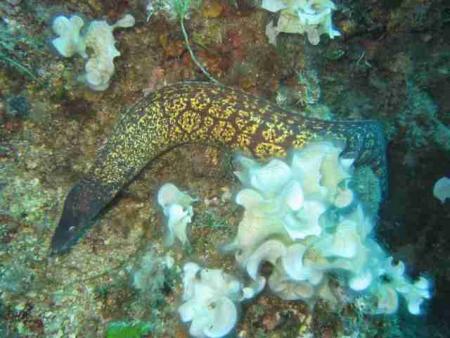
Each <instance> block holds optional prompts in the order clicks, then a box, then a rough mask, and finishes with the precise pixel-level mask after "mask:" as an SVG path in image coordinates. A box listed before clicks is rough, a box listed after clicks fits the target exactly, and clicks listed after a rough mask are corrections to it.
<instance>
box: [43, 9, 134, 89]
mask: <svg viewBox="0 0 450 338" xmlns="http://www.w3.org/2000/svg"><path fill="white" fill-rule="evenodd" d="M134 24H135V20H134V17H133V16H132V15H130V14H127V15H125V16H124V17H123V18H122V19H120V20H119V21H117V22H116V23H115V24H113V25H109V24H108V23H107V22H106V21H105V20H94V21H91V22H90V23H89V26H88V27H87V29H86V31H85V32H84V33H82V32H81V29H82V28H83V26H84V21H83V19H82V18H80V17H79V16H77V15H72V16H70V17H66V16H64V15H60V16H57V17H55V19H54V20H53V25H52V28H53V31H54V32H55V33H56V34H57V35H58V37H57V38H55V39H53V40H52V44H53V46H54V47H55V48H56V50H57V51H58V53H59V54H61V55H62V56H64V57H71V56H73V55H75V54H79V55H80V56H82V57H83V58H86V59H88V60H87V62H86V65H85V71H86V73H85V74H84V75H83V80H84V81H85V82H86V84H87V85H88V86H89V87H90V88H91V89H93V90H97V91H102V90H105V89H107V88H108V87H109V83H110V80H111V77H112V75H113V74H114V58H115V57H117V56H119V55H120V52H119V51H118V50H117V48H116V47H115V43H116V40H115V39H114V35H113V31H114V29H115V28H118V27H120V28H127V27H132V26H134ZM87 50H88V51H89V53H88V52H87Z"/></svg>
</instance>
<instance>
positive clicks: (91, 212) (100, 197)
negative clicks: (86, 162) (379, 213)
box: [51, 82, 387, 254]
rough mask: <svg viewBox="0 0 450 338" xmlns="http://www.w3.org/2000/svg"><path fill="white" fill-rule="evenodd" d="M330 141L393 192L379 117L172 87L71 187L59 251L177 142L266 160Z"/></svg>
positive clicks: (130, 118) (141, 110) (139, 111)
mask: <svg viewBox="0 0 450 338" xmlns="http://www.w3.org/2000/svg"><path fill="white" fill-rule="evenodd" d="M323 139H327V140H334V141H336V142H341V144H342V145H343V146H344V147H345V150H344V156H346V157H351V158H355V159H356V164H357V165H360V164H366V165H369V166H370V167H371V168H372V170H373V171H374V172H375V174H376V175H377V176H378V177H379V178H380V182H381V185H382V191H384V192H385V191H386V185H387V184H386V179H387V169H386V157H385V138H384V135H383V130H382V128H381V126H380V124H378V123H377V122H375V121H322V120H317V119H306V118H304V117H302V116H300V115H299V114H295V113H292V112H289V111H286V110H284V109H282V108H280V107H278V106H277V105H274V104H273V103H270V102H269V101H266V100H264V99H260V98H256V97H254V96H251V95H248V94H245V93H243V92H241V91H239V90H236V89H232V88H227V87H223V86H219V85H215V84H211V83H201V82H184V83H178V84H174V85H170V86H167V87H164V88H162V89H160V90H157V91H155V92H153V93H152V94H150V95H148V96H147V97H145V98H143V99H142V100H140V101H139V102H137V103H136V104H135V105H134V106H133V107H131V108H130V109H129V110H128V111H126V112H125V113H124V114H123V116H122V117H121V119H120V121H119V122H118V123H117V124H116V126H115V128H114V129H113V132H112V134H111V135H110V137H109V139H108V142H107V144H106V145H105V146H104V147H103V148H102V149H100V150H99V152H98V154H97V158H96V160H95V163H94V165H93V166H92V168H91V169H90V171H89V173H88V174H87V176H85V177H82V178H81V179H80V180H79V181H78V182H77V183H76V184H75V185H74V186H73V188H72V189H71V190H70V192H69V194H68V196H67V197H66V200H65V203H64V208H63V212H62V216H61V219H60V221H59V224H58V227H57V228H56V231H55V233H54V235H53V238H52V242H51V251H52V253H56V254H58V253H62V252H65V251H68V250H69V249H70V247H71V246H72V245H73V244H74V243H76V242H77V240H78V239H79V238H80V237H81V236H82V235H83V233H84V232H85V231H86V230H87V229H88V228H89V225H90V224H91V223H92V222H93V220H94V218H95V217H96V216H97V215H98V214H99V213H100V211H101V210H102V209H103V208H104V207H105V206H106V205H107V204H109V203H110V202H111V200H112V199H113V198H114V196H115V195H116V194H117V193H118V192H119V191H120V190H121V189H122V188H123V187H124V185H126V184H127V183H129V182H130V181H131V180H132V179H133V178H134V177H135V176H136V175H137V174H138V173H139V172H140V171H141V170H142V168H143V167H144V166H145V165H147V164H148V163H149V162H150V161H152V160H153V159H155V158H156V157H157V156H158V155H160V154H161V153H163V152H165V151H167V150H170V149H171V148H174V147H176V146H179V145H182V144H187V143H202V144H209V145H219V146H225V147H227V148H229V149H231V150H236V151H240V152H242V153H246V154H251V155H253V156H254V157H256V158H260V159H264V158H269V157H275V156H285V155H286V154H287V152H288V150H289V149H291V148H302V147H303V146H304V145H305V144H306V143H307V142H309V141H312V140H323Z"/></svg>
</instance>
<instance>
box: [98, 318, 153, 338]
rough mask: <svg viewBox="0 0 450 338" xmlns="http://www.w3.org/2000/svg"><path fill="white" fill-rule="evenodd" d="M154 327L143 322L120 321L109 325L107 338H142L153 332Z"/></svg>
mask: <svg viewBox="0 0 450 338" xmlns="http://www.w3.org/2000/svg"><path fill="white" fill-rule="evenodd" d="M152 328H153V325H152V324H151V323H148V322H141V321H119V322H112V323H109V324H108V328H107V329H106V338H142V337H144V336H146V335H148V334H149V333H151V332H152Z"/></svg>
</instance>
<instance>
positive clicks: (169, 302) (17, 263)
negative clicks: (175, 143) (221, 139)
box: [0, 0, 450, 338]
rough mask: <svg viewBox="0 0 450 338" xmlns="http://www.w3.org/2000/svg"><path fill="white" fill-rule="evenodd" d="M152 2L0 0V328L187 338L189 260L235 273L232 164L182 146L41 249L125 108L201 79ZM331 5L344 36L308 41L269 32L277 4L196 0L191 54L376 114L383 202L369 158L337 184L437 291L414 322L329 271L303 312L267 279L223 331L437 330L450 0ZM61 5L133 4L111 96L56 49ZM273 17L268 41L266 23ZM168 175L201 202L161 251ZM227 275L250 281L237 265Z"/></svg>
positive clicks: (435, 335) (315, 103)
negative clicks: (161, 196)
mask: <svg viewBox="0 0 450 338" xmlns="http://www.w3.org/2000/svg"><path fill="white" fill-rule="evenodd" d="M160 3H161V4H164V3H167V2H165V1H161V2H160ZM304 3H306V2H304ZM147 4H148V2H147V1H142V0H128V1H125V0H112V1H105V0H89V1H79V0H65V1H63V0H53V1H36V0H6V1H0V16H1V20H0V124H1V128H0V176H1V177H0V195H1V197H0V336H1V337H18V336H19V337H49V338H54V337H73V336H89V337H105V336H107V335H110V336H113V337H114V335H115V336H120V335H122V336H123V335H126V336H133V335H136V336H137V337H139V336H145V335H147V336H148V335H151V336H155V337H165V336H166V337H177V338H181V337H186V336H187V334H188V331H189V324H188V323H186V324H184V325H183V324H181V321H180V320H179V319H178V313H177V309H178V307H179V306H180V304H181V303H180V301H181V299H182V295H183V285H182V279H181V277H180V274H181V272H182V267H183V266H184V264H185V263H186V262H187V261H195V262H196V264H198V265H199V266H202V267H212V268H219V267H220V268H221V269H223V271H226V272H227V273H230V272H232V271H236V265H235V264H236V263H235V258H234V256H233V255H227V256H224V255H223V253H222V252H220V251H218V250H217V248H219V247H222V245H223V244H225V243H226V242H227V241H228V240H229V239H231V238H233V236H235V235H236V229H237V228H236V225H238V224H239V222H240V221H241V220H242V216H243V212H245V210H243V208H242V206H239V205H237V204H236V203H235V202H234V201H235V200H234V196H235V195H234V194H235V193H236V192H237V191H238V190H239V189H241V186H240V185H239V183H238V182H237V180H236V179H235V178H233V177H232V174H231V173H232V169H231V166H230V155H229V154H228V153H226V152H224V151H223V150H221V149H219V150H218V149H215V148H213V147H203V146H192V145H186V146H184V147H183V148H180V149H177V150H175V151H173V152H172V153H170V154H165V155H164V156H162V157H161V158H160V159H158V161H157V162H156V163H155V165H154V166H152V168H145V169H144V170H143V171H142V173H141V175H140V176H139V178H138V180H137V181H136V182H133V183H132V184H131V185H130V186H129V187H127V188H126V189H125V190H124V191H123V192H122V193H121V198H120V199H118V200H117V201H115V202H114V203H113V204H112V205H111V206H110V208H108V209H107V210H105V214H104V216H103V217H102V218H101V219H99V220H98V224H97V225H96V228H95V229H93V231H91V233H90V234H89V235H88V236H87V237H86V238H85V241H83V242H82V243H80V245H79V246H78V247H77V248H75V250H73V251H72V252H71V253H70V254H69V255H66V256H61V257H52V258H49V257H48V246H49V240H50V236H51V233H52V231H53V229H54V228H55V226H56V220H57V219H58V217H59V215H60V212H61V208H62V201H63V197H64V195H65V194H66V192H67V191H68V189H69V187H70V186H71V185H72V184H73V183H74V181H76V180H77V179H78V178H79V177H80V176H81V175H83V174H84V173H86V172H87V170H88V169H89V167H90V166H91V164H92V161H93V159H94V157H95V151H96V149H97V148H98V147H99V146H101V145H102V144H103V143H104V141H105V139H104V135H107V134H109V133H110V131H111V127H112V125H113V124H114V123H115V122H116V121H117V119H118V118H119V116H120V112H121V111H123V110H124V109H126V108H127V107H129V106H132V105H133V104H134V103H135V102H136V101H137V100H138V99H139V98H141V97H142V96H143V95H146V94H148V93H150V92H152V91H153V90H155V89H157V88H160V87H161V86H163V85H165V84H169V83H174V82H179V81H184V80H194V79H195V80H204V79H205V75H204V74H202V73H201V71H200V70H199V68H198V67H197V66H196V65H195V64H194V62H193V61H192V59H191V56H190V53H189V51H188V49H187V47H186V45H185V42H184V41H185V39H184V36H183V33H182V31H181V30H180V25H179V22H178V20H177V17H176V16H175V15H167V14H165V13H163V11H161V10H159V9H158V6H157V4H158V2H157V1H154V2H152V4H153V8H154V10H153V11H152V15H151V16H150V17H149V18H147V16H148V15H147V13H146V11H145V7H146V6H147ZM335 4H336V7H337V9H336V10H335V11H332V19H333V22H334V26H332V27H331V28H333V27H336V28H333V29H335V30H339V32H340V34H341V37H340V38H335V39H329V38H328V36H327V34H321V36H320V43H318V44H317V45H312V44H311V43H310V42H309V41H308V34H307V33H306V35H304V36H302V35H300V34H289V33H287V34H285V33H279V34H277V31H276V30H274V28H275V26H277V22H276V19H277V17H278V16H279V15H280V11H278V12H277V13H274V12H269V11H266V10H263V9H260V8H259V7H260V4H256V3H255V2H253V1H235V2H226V1H219V0H205V1H203V2H201V3H200V2H199V3H192V2H191V7H190V10H189V11H188V15H187V16H186V17H185V20H184V24H185V29H186V32H188V33H189V42H190V47H191V49H192V51H193V52H194V53H195V55H196V56H197V58H198V60H199V61H200V62H201V64H202V65H204V66H205V68H206V69H207V70H208V72H209V73H210V74H211V75H212V76H213V77H214V78H216V79H218V80H220V82H222V83H224V84H226V85H228V86H233V87H238V88H241V89H242V90H244V91H247V92H249V93H252V94H254V95H257V96H261V97H264V98H266V99H268V100H271V101H275V100H276V99H277V100H278V101H279V102H280V103H282V105H283V106H284V107H285V108H287V109H289V110H293V111H294V113H295V114H302V115H304V116H314V117H319V118H325V119H330V118H333V119H345V118H357V119H361V118H368V119H378V120H381V121H382V122H383V124H384V125H385V127H386V129H387V130H388V132H389V138H390V143H389V147H388V154H389V163H390V177H391V179H390V192H389V195H388V198H387V199H386V200H385V201H384V202H383V205H382V206H381V207H380V208H379V199H380V195H378V193H377V192H376V191H375V192H374V193H369V194H368V193H367V191H370V190H372V188H373V187H374V185H373V179H374V177H373V176H371V175H370V170H369V171H367V170H366V169H367V168H366V169H364V168H357V170H356V171H355V173H354V176H353V181H352V182H350V184H349V186H348V187H349V188H350V189H351V190H353V191H354V193H355V198H356V199H357V200H359V201H361V203H362V204H364V205H365V206H367V207H366V209H365V212H368V213H370V214H371V215H375V214H377V212H378V209H379V212H380V216H379V219H378V225H377V227H376V229H375V230H374V235H373V238H376V239H377V241H378V242H379V243H382V244H381V245H382V247H383V248H384V249H385V250H386V252H387V251H389V252H390V253H391V254H392V256H393V257H394V262H395V263H396V262H398V261H400V260H401V261H403V262H404V263H405V265H406V266H407V267H408V274H409V275H411V276H414V277H416V276H418V275H420V273H422V272H425V271H426V272H428V273H429V275H430V277H432V278H433V280H434V295H433V298H432V299H431V300H430V301H427V302H426V304H425V306H423V305H422V311H424V312H425V314H424V315H423V316H415V317H412V316H411V315H410V314H409V311H408V309H407V306H403V305H402V304H400V305H399V310H398V311H397V312H396V313H395V314H392V315H379V316H371V315H368V314H367V309H368V308H370V307H371V306H372V309H373V306H374V304H375V301H374V300H375V299H374V298H369V299H368V298H366V297H356V298H354V296H355V294H350V295H349V294H348V293H347V292H345V291H346V290H347V291H348V289H346V288H343V287H342V286H345V285H347V284H346V283H347V282H348V279H346V277H345V273H343V274H344V276H337V275H333V276H331V277H330V288H331V289H332V290H333V291H334V292H335V293H336V294H337V296H336V295H335V296H336V297H337V298H338V299H339V300H340V301H343V304H344V305H342V306H337V308H336V306H335V307H333V306H332V305H330V304H328V303H327V302H326V301H324V300H321V299H320V298H318V300H317V301H316V303H315V306H314V308H311V307H309V306H308V305H307V302H304V301H285V300H282V299H280V298H278V297H275V296H273V295H272V294H270V292H262V293H260V294H259V296H258V297H257V298H256V299H253V300H252V301H250V302H243V303H242V304H241V310H242V311H241V312H240V313H239V322H238V323H237V325H236V327H235V331H232V334H235V335H236V336H237V337H271V338H280V337H283V338H292V337H297V336H303V337H308V336H310V337H312V336H317V337H352V336H353V337H354V336H356V335H358V336H361V337H364V336H365V337H389V338H392V337H405V336H407V337H430V338H443V337H447V335H448V332H449V329H450V328H449V323H448V321H445V318H447V317H449V316H450V312H449V306H448V294H449V293H450V277H449V276H450V264H449V260H448V257H450V252H449V246H448V242H449V240H450V233H449V228H448V224H449V223H450V212H449V208H448V206H449V202H448V199H447V200H446V202H444V203H441V201H440V200H438V199H436V198H435V197H434V195H433V186H434V184H435V183H436V181H437V180H438V179H439V178H441V177H445V176H448V170H449V169H448V168H450V157H449V155H448V128H447V126H448V125H449V123H450V120H449V114H448V111H449V109H450V100H449V95H448V94H447V93H448V92H449V90H450V81H449V77H448V69H450V63H449V61H450V59H449V57H448V50H449V47H450V45H449V41H448V39H447V36H448V35H449V25H448V23H449V13H450V11H449V6H448V4H447V3H446V2H445V1H442V0H438V1H422V0H403V1H371V2H364V1H360V0H358V1H353V0H342V1H339V2H337V1H335ZM162 7H164V6H162ZM61 13H75V14H78V15H80V16H81V13H82V14H83V16H84V17H83V18H99V19H98V20H105V21H106V22H109V23H111V22H116V21H117V20H119V19H120V18H122V17H123V16H124V15H126V14H127V13H130V14H132V15H133V16H134V17H135V19H136V25H135V28H133V30H130V31H125V30H124V31H123V33H122V32H120V31H114V39H115V40H116V41H117V45H118V46H120V48H119V47H117V48H118V49H119V50H120V51H121V52H122V55H121V57H120V58H115V59H114V64H115V73H114V74H115V75H114V76H115V77H114V79H113V81H110V82H111V85H110V86H109V89H108V90H107V91H100V92H93V91H90V90H87V89H86V88H85V86H80V85H79V83H80V82H79V75H80V74H83V73H85V69H84V67H85V62H86V60H84V59H83V58H73V59H71V60H67V59H64V58H62V57H60V56H58V55H55V54H56V53H52V46H51V40H52V39H54V38H55V34H54V33H53V32H52V30H51V23H52V19H53V18H55V16H57V15H60V14H61ZM147 19H148V20H147ZM272 20H274V21H273V24H272V27H271V28H272V33H274V35H276V46H275V45H273V44H270V43H269V41H268V39H267V37H266V35H265V34H264V32H265V29H266V26H267V23H270V22H271V21H272ZM296 20H297V19H296ZM86 26H87V25H86ZM86 28H87V27H86ZM319 30H320V29H318V31H319ZM318 31H317V32H318ZM317 32H316V33H317ZM83 34H84V33H83V30H82V32H81V36H83ZM304 34H305V33H304ZM313 37H314V36H313ZM299 75H301V76H299ZM358 171H359V173H358ZM162 182H173V183H174V184H175V185H176V186H178V187H183V190H186V191H189V194H191V195H192V196H198V197H199V199H198V201H197V202H196V203H195V204H194V205H193V208H194V211H195V214H194V216H193V217H192V221H191V223H190V233H189V242H190V245H189V246H181V245H173V246H171V247H166V246H164V243H163V242H164V233H165V228H166V223H165V220H164V215H163V213H162V212H161V210H160V207H159V206H158V202H157V191H158V189H159V188H160V186H161V185H162ZM230 195H232V197H230ZM368 205H371V207H370V208H369V207H368ZM369 209H371V210H372V211H370V212H369ZM149 245H150V247H149ZM167 255H170V257H173V259H174V263H173V267H172V268H171V269H169V270H167V269H166V268H164V266H165V265H164V263H162V262H165V260H166V256H167ZM149 257H150V258H149ZM194 257H195V259H194ZM148 260H152V262H153V261H154V262H160V263H161V264H159V263H155V264H154V265H151V264H148ZM395 263H394V265H393V266H396V265H395ZM276 264H279V262H277V263H276ZM272 269H273V266H272V265H271V264H270V263H267V262H266V263H264V264H262V266H261V267H260V269H259V270H258V272H259V275H260V276H262V277H264V278H270V275H271V273H272ZM139 272H141V274H139ZM144 272H146V273H144ZM341 272H342V271H341ZM152 273H155V274H157V275H158V276H159V277H158V278H157V280H158V283H157V284H155V285H154V288H153V290H156V291H155V292H158V294H157V295H156V296H155V298H154V300H158V302H157V303H158V305H157V306H156V307H155V308H151V307H150V304H152V303H151V302H153V300H152V297H150V296H149V295H148V292H147V291H146V289H145V288H142V290H140V289H137V288H136V287H134V286H133V276H135V275H136V276H139V275H140V276H142V280H143V281H144V280H146V278H148V279H149V280H150V279H151V278H150V275H151V274H152ZM145 276H147V277H145ZM235 276H236V278H239V279H240V280H243V281H244V280H246V279H245V278H250V277H248V274H247V272H246V271H245V270H244V271H240V273H236V274H235ZM197 278H199V276H197ZM163 280H164V281H163ZM249 280H250V281H251V278H250V279H249ZM166 281H168V282H169V283H168V284H167V285H168V286H170V287H168V286H167V285H166ZM243 286H244V287H245V285H243ZM384 292H385V294H388V295H389V294H392V291H389V290H387V291H386V289H385V290H384ZM361 295H362V294H361ZM349 296H350V297H349ZM400 298H401V297H400ZM160 300H163V301H160ZM348 300H351V301H350V302H347V301H348ZM237 308H239V306H237ZM175 319H176V320H175Z"/></svg>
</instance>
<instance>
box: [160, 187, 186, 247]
mask: <svg viewBox="0 0 450 338" xmlns="http://www.w3.org/2000/svg"><path fill="white" fill-rule="evenodd" d="M194 201H195V199H193V198H192V197H190V196H189V195H188V194H186V193H185V192H182V191H180V190H179V189H178V188H177V187H176V186H175V185H173V184H172V183H166V184H164V185H163V186H161V188H160V189H159V191H158V204H159V205H160V206H161V207H162V208H163V212H164V215H165V216H166V217H167V244H168V245H172V244H173V243H174V240H175V238H176V239H178V240H179V241H180V242H181V243H182V244H187V243H188V242H189V240H188V237H187V226H188V224H189V223H190V222H191V220H192V216H193V215H194V211H193V209H192V206H191V204H192V203H193V202H194Z"/></svg>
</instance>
